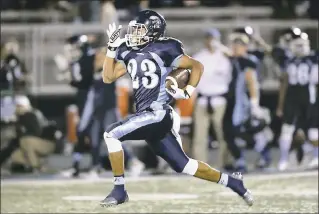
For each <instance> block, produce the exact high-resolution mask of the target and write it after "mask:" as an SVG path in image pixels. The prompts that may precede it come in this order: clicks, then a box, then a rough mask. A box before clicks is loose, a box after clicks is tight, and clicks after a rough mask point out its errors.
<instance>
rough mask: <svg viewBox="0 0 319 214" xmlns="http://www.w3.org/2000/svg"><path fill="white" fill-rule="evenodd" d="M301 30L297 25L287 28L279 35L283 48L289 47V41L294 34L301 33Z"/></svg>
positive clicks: (280, 44)
mask: <svg viewBox="0 0 319 214" xmlns="http://www.w3.org/2000/svg"><path fill="white" fill-rule="evenodd" d="M300 33H301V30H300V29H299V28H297V27H290V28H287V29H285V30H284V31H283V32H282V33H281V34H280V36H279V46H280V47H282V48H289V42H290V41H291V39H292V37H293V35H296V34H300Z"/></svg>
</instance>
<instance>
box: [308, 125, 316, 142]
mask: <svg viewBox="0 0 319 214" xmlns="http://www.w3.org/2000/svg"><path fill="white" fill-rule="evenodd" d="M308 139H309V140H310V141H318V128H310V129H309V130H308Z"/></svg>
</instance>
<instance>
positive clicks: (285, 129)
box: [279, 124, 295, 141]
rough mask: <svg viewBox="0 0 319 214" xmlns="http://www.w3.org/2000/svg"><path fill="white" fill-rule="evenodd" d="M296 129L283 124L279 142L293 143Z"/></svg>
mask: <svg viewBox="0 0 319 214" xmlns="http://www.w3.org/2000/svg"><path fill="white" fill-rule="evenodd" d="M294 130H295V127H294V126H293V125H288V124H283V125H282V128H281V134H280V137H279V140H283V141H292V137H293V133H294Z"/></svg>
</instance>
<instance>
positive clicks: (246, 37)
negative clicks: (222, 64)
mask: <svg viewBox="0 0 319 214" xmlns="http://www.w3.org/2000/svg"><path fill="white" fill-rule="evenodd" d="M253 33H254V30H253V28H252V27H250V26H246V27H243V28H236V29H234V31H233V32H232V33H231V34H230V35H229V40H230V42H240V43H243V44H245V45H248V44H249V43H250V41H251V39H252V35H253Z"/></svg>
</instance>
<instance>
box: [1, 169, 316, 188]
mask: <svg viewBox="0 0 319 214" xmlns="http://www.w3.org/2000/svg"><path fill="white" fill-rule="evenodd" d="M307 176H317V177H318V172H317V171H310V172H297V173H296V172H291V173H288V172H287V173H282V174H248V175H245V176H244V178H245V179H247V180H250V179H252V180H257V181H260V180H261V181H262V180H275V179H285V178H298V177H307ZM190 178H191V177H190V176H178V175H176V176H143V177H137V178H130V177H127V178H125V180H126V181H127V182H141V181H159V180H177V181H180V180H181V179H184V180H187V179H190ZM104 182H113V178H99V179H74V178H70V179H61V178H56V179H55V178H52V179H47V180H41V179H21V180H20V179H14V180H13V179H12V180H10V179H4V180H1V186H6V185H70V184H71V185H72V184H88V183H104Z"/></svg>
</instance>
